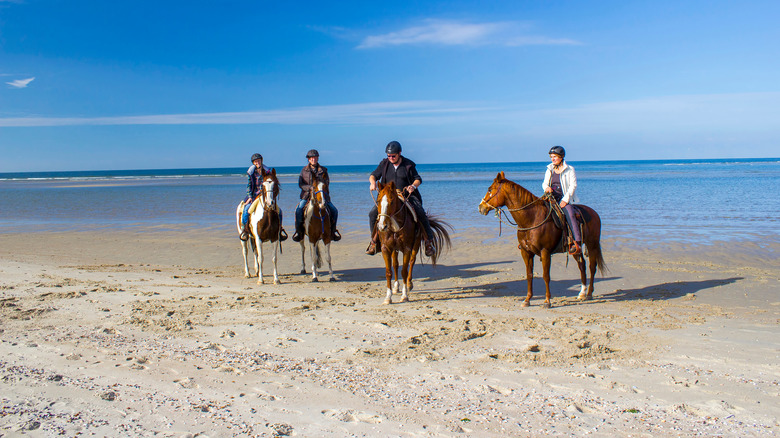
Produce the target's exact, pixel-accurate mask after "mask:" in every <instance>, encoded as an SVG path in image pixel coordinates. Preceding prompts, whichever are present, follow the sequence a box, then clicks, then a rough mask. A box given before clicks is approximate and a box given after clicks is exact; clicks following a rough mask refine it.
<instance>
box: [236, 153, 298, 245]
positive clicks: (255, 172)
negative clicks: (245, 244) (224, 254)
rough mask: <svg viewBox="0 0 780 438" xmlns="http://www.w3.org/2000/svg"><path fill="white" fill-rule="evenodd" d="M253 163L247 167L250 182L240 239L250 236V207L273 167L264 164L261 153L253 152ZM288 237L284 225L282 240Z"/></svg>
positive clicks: (280, 218)
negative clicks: (264, 178) (266, 175)
mask: <svg viewBox="0 0 780 438" xmlns="http://www.w3.org/2000/svg"><path fill="white" fill-rule="evenodd" d="M250 160H251V161H252V165H251V166H249V169H247V171H246V174H247V175H248V176H249V182H247V184H246V197H245V198H244V214H242V215H241V234H240V235H239V239H241V240H247V239H248V238H249V227H248V224H249V207H251V206H252V202H254V200H255V198H257V197H258V196H260V194H261V193H262V186H263V177H264V176H265V174H266V173H267V172H269V171H270V170H271V169H269V168H268V166H266V165H264V164H263V156H262V155H260V154H252V158H250ZM279 222H282V210H279ZM286 239H287V232H286V231H284V227H282V230H281V237H280V240H281V241H284V240H286Z"/></svg>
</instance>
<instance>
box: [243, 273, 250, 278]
mask: <svg viewBox="0 0 780 438" xmlns="http://www.w3.org/2000/svg"><path fill="white" fill-rule="evenodd" d="M244 278H252V276H251V275H249V274H244Z"/></svg>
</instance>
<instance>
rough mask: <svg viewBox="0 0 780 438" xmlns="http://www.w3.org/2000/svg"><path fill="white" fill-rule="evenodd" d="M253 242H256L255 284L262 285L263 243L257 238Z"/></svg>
mask: <svg viewBox="0 0 780 438" xmlns="http://www.w3.org/2000/svg"><path fill="white" fill-rule="evenodd" d="M255 241H256V242H257V254H256V257H257V258H256V260H257V284H263V283H264V281H263V242H262V241H261V240H260V238H259V237H258V238H256V239H255Z"/></svg>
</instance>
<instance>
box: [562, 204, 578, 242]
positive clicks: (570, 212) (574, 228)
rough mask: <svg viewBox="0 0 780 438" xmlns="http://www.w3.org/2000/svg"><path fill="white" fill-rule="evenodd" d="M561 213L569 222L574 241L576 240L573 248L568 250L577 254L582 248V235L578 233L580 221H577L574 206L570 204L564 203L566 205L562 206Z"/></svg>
mask: <svg viewBox="0 0 780 438" xmlns="http://www.w3.org/2000/svg"><path fill="white" fill-rule="evenodd" d="M563 213H564V214H565V215H566V221H567V222H569V226H570V227H571V233H572V235H573V237H574V242H576V245H575V248H574V250H573V251H570V252H571V253H572V254H578V253H579V252H580V251H581V250H582V249H581V248H582V235H581V233H580V223H579V222H578V221H577V217H576V216H575V215H574V206H573V205H571V204H566V207H563Z"/></svg>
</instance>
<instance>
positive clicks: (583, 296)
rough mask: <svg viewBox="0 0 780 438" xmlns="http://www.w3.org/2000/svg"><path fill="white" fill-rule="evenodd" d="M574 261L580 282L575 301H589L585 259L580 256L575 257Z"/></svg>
mask: <svg viewBox="0 0 780 438" xmlns="http://www.w3.org/2000/svg"><path fill="white" fill-rule="evenodd" d="M574 260H575V261H576V262H577V267H578V268H580V281H582V284H581V285H580V293H579V295H577V299H578V300H582V301H585V300H588V299H590V298H589V297H588V295H587V284H588V273H587V268H586V267H585V257H584V256H583V255H582V254H580V255H577V256H575V257H574ZM591 277H592V275H591Z"/></svg>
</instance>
